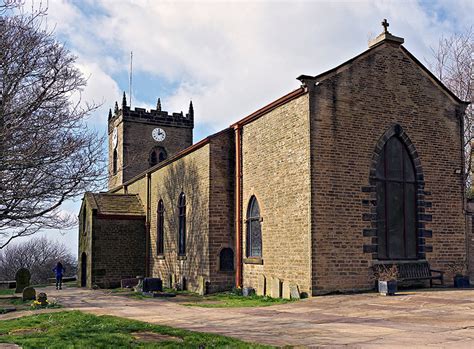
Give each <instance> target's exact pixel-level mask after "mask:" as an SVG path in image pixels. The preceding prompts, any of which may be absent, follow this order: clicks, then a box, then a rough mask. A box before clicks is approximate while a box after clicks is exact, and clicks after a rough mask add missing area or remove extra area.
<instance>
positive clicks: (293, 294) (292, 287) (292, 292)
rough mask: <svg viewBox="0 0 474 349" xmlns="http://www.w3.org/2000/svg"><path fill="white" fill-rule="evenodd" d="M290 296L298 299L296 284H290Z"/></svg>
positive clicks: (298, 293) (298, 292)
mask: <svg viewBox="0 0 474 349" xmlns="http://www.w3.org/2000/svg"><path fill="white" fill-rule="evenodd" d="M290 297H291V299H300V291H299V289H298V285H290Z"/></svg>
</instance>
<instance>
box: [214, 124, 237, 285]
mask: <svg viewBox="0 0 474 349" xmlns="http://www.w3.org/2000/svg"><path fill="white" fill-rule="evenodd" d="M210 152H211V168H210V169H211V171H210V176H211V177H210V193H209V195H210V200H209V264H210V265H209V267H210V280H209V281H210V287H209V291H210V292H217V291H221V290H229V289H231V288H232V287H233V286H234V285H235V268H236V262H235V242H234V235H235V229H234V200H235V199H234V177H235V173H234V168H235V146H234V131H233V130H227V131H224V132H223V133H222V134H220V135H219V136H217V137H215V138H213V139H212V140H211V143H210ZM223 248H231V249H232V251H233V252H234V270H233V271H221V270H220V269H219V256H220V252H221V250H222V249H223Z"/></svg>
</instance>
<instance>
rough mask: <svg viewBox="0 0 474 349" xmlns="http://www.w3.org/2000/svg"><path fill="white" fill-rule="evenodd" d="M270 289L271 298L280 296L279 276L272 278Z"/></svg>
mask: <svg viewBox="0 0 474 349" xmlns="http://www.w3.org/2000/svg"><path fill="white" fill-rule="evenodd" d="M271 287H272V291H271V297H272V298H281V281H280V279H279V278H273V279H272V286H271Z"/></svg>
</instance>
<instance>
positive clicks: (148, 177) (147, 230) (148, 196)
mask: <svg viewBox="0 0 474 349" xmlns="http://www.w3.org/2000/svg"><path fill="white" fill-rule="evenodd" d="M150 220H151V174H150V173H147V174H146V222H145V235H146V237H145V276H148V277H149V276H150Z"/></svg>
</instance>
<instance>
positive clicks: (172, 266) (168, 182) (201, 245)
mask: <svg viewBox="0 0 474 349" xmlns="http://www.w3.org/2000/svg"><path fill="white" fill-rule="evenodd" d="M209 173H210V170H209V145H205V146H203V147H201V148H199V149H197V150H195V151H194V152H192V153H190V154H188V155H186V156H185V157H183V158H180V159H178V160H176V161H174V162H173V163H171V164H169V165H167V166H166V167H163V168H161V169H158V170H157V171H154V172H153V173H152V174H151V206H150V207H151V211H150V212H151V216H150V270H151V274H152V276H153V277H160V278H162V280H163V281H164V283H165V285H167V284H168V283H169V279H170V276H171V275H173V280H175V281H176V282H178V281H180V280H181V278H182V277H184V278H185V279H186V283H187V288H188V289H189V290H192V291H197V290H198V288H199V277H200V276H201V277H203V278H205V279H209V258H208V255H209V249H208V246H209V242H208V232H209V223H208V222H209ZM139 182H140V183H138V182H136V183H134V184H133V185H130V186H129V188H128V191H129V193H132V192H135V190H136V187H137V186H140V187H141V189H142V190H140V192H144V191H146V189H143V187H145V186H146V181H145V179H141V180H140V181H139ZM137 192H138V191H137ZM181 192H183V193H184V194H185V195H186V255H185V256H178V249H177V248H178V245H177V241H178V198H179V195H180V194H181ZM140 195H141V194H140ZM160 199H162V200H163V203H164V207H165V212H164V221H165V226H164V236H165V240H164V254H163V255H158V254H157V246H156V243H157V208H158V201H159V200H160Z"/></svg>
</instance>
